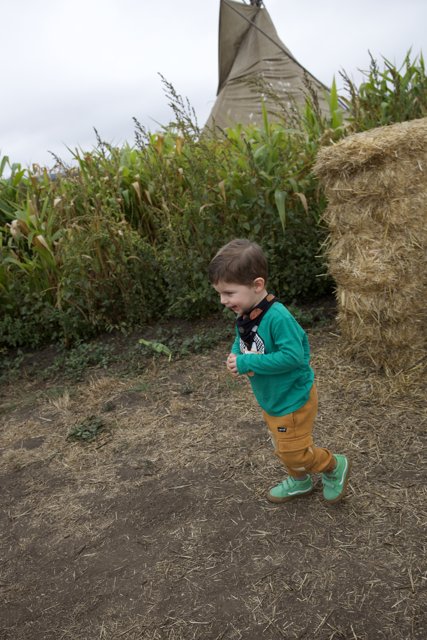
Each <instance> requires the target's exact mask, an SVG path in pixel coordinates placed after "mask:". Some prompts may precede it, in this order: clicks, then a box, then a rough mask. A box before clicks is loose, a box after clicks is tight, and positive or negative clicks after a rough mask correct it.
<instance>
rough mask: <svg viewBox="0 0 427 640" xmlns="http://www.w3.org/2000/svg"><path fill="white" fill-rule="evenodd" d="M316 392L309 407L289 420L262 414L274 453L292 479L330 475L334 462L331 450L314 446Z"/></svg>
mask: <svg viewBox="0 0 427 640" xmlns="http://www.w3.org/2000/svg"><path fill="white" fill-rule="evenodd" d="M317 405H318V400H317V389H316V385H313V386H312V388H311V391H310V397H309V399H308V401H307V402H306V404H305V405H304V406H302V407H301V408H300V409H297V411H294V412H293V413H289V414H288V415H286V416H280V417H277V416H270V415H269V414H268V413H266V412H265V411H263V418H264V421H265V422H266V424H267V427H268V429H269V431H270V434H271V438H272V440H273V444H274V452H275V454H276V455H277V456H278V458H279V459H280V460H281V461H282V462H283V464H284V465H285V467H286V468H287V470H288V473H289V475H290V476H292V477H293V478H302V477H304V476H305V475H306V474H307V473H321V472H323V471H330V470H331V469H333V467H334V466H335V460H334V458H333V455H332V453H331V452H330V451H329V449H322V448H320V447H316V446H315V445H314V443H313V424H314V420H315V418H316V415H317Z"/></svg>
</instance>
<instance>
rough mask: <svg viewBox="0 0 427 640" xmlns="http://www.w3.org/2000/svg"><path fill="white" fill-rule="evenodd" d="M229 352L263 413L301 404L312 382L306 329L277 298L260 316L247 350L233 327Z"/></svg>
mask: <svg viewBox="0 0 427 640" xmlns="http://www.w3.org/2000/svg"><path fill="white" fill-rule="evenodd" d="M236 336H237V337H236V339H235V341H234V343H233V346H232V349H231V351H232V353H235V354H237V360H236V364H237V370H238V372H239V373H240V374H244V373H250V372H253V375H251V376H250V377H249V380H250V383H251V386H252V390H253V392H254V394H255V397H256V399H257V401H258V403H259V405H260V406H261V408H262V409H264V411H265V412H266V413H268V414H269V415H271V416H284V415H287V414H288V413H292V412H293V411H296V410H297V409H299V408H300V407H302V406H303V405H304V404H305V403H306V402H307V400H308V397H309V395H310V389H311V387H312V386H313V381H314V372H313V370H312V368H311V367H310V347H309V344H308V338H307V335H306V333H305V331H304V330H303V329H302V328H301V327H300V325H299V324H298V322H297V321H296V320H295V318H294V317H293V316H292V315H291V314H290V313H289V311H288V310H287V309H286V307H284V306H283V304H281V303H280V302H275V303H274V304H273V305H272V306H271V307H270V308H269V309H268V311H266V313H265V315H264V316H263V317H262V318H261V322H260V324H259V327H258V330H257V333H256V335H255V340H254V342H253V344H252V348H251V350H250V351H249V350H248V349H247V348H246V346H245V344H244V342H243V341H242V340H241V339H240V336H239V333H238V330H237V327H236Z"/></svg>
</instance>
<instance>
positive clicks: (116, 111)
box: [0, 0, 427, 166]
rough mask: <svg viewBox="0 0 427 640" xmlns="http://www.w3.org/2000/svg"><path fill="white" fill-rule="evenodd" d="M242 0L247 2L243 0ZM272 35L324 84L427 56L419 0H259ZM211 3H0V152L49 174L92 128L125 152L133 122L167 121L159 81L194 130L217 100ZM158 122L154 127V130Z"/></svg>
mask: <svg viewBox="0 0 427 640" xmlns="http://www.w3.org/2000/svg"><path fill="white" fill-rule="evenodd" d="M247 2H249V0H247ZM265 6H266V8H267V9H268V11H269V13H270V16H271V18H272V20H273V22H274V24H275V27H276V29H277V32H278V34H279V37H280V38H281V40H282V41H283V42H284V44H285V45H286V46H287V47H288V48H289V49H290V50H291V51H292V53H293V55H294V56H295V57H296V58H297V60H299V62H300V63H301V64H302V65H303V66H305V67H306V68H307V69H309V70H310V72H311V73H312V74H313V75H315V76H317V77H318V78H319V80H321V81H322V82H323V83H325V84H326V85H330V84H331V81H332V78H333V76H334V75H335V76H336V78H337V82H338V85H339V86H340V85H341V86H342V82H341V81H340V78H339V77H338V76H339V71H340V69H344V70H345V71H346V72H347V73H348V74H349V75H350V76H352V77H353V78H354V80H355V81H357V82H359V81H360V77H361V76H360V73H359V72H358V69H367V68H368V66H369V54H368V50H369V51H371V52H372V54H373V55H374V57H376V58H378V59H380V58H381V56H382V55H383V56H385V57H386V58H388V59H389V60H391V61H392V62H394V63H398V64H400V63H401V62H402V61H403V58H404V56H405V53H406V52H407V50H408V49H409V48H410V47H412V50H413V54H419V53H420V51H423V52H424V54H426V50H427V46H426V45H427V26H426V25H427V1H426V0H405V1H404V0H358V1H357V2H354V1H351V2H350V1H348V0H292V1H291V0H265ZM218 18H219V0H0V56H1V57H0V60H1V63H0V64H1V76H0V86H1V93H0V155H8V156H9V157H10V159H11V161H14V162H20V163H21V164H23V165H29V164H31V163H33V162H35V163H39V164H42V165H46V166H52V165H53V159H52V156H51V155H50V154H49V151H53V152H54V153H55V154H57V155H59V156H60V157H61V158H63V159H64V160H65V161H69V158H70V156H69V154H68V152H67V147H71V148H72V149H75V148H76V147H79V148H83V149H85V150H86V149H88V150H90V149H92V148H93V147H94V145H95V135H94V131H93V127H96V129H97V130H98V131H99V132H100V135H101V137H102V138H103V139H104V140H106V141H108V142H110V143H112V144H115V145H120V144H122V143H123V142H125V141H128V142H129V143H131V144H132V143H133V140H134V136H133V121H132V117H133V116H135V117H137V118H138V120H139V121H140V122H141V123H142V124H143V125H144V126H146V127H147V128H148V129H150V130H152V131H155V130H158V129H159V128H160V125H162V124H167V123H168V122H169V121H170V120H171V119H172V113H171V111H170V109H169V108H168V106H167V100H166V98H165V95H164V90H163V87H162V83H161V80H160V77H159V75H158V74H159V73H161V74H162V75H163V76H165V78H166V79H167V80H168V81H169V82H171V83H172V84H173V85H174V87H175V89H176V90H177V92H178V93H179V94H181V95H182V96H184V97H186V98H188V99H189V101H190V103H191V104H192V106H193V107H194V109H195V111H196V114H197V117H198V122H199V125H203V124H204V122H205V121H206V119H207V117H208V115H209V112H210V109H211V107H212V105H213V103H214V101H215V94H216V88H217V82H218V68H217V64H218ZM157 123H160V125H159V124H157Z"/></svg>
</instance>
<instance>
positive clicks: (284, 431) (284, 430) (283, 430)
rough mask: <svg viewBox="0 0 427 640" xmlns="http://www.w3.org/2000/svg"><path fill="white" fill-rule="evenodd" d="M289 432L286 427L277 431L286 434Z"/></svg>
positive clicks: (278, 428)
mask: <svg viewBox="0 0 427 640" xmlns="http://www.w3.org/2000/svg"><path fill="white" fill-rule="evenodd" d="M287 430H288V429H287V428H286V427H277V431H278V432H279V433H286V431H287Z"/></svg>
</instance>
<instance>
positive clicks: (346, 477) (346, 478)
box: [323, 459, 351, 504]
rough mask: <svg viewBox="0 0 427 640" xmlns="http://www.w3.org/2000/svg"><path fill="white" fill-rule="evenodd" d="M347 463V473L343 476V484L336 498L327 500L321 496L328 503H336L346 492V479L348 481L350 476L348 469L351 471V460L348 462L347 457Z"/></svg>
mask: <svg viewBox="0 0 427 640" xmlns="http://www.w3.org/2000/svg"><path fill="white" fill-rule="evenodd" d="M347 464H348V467H347V474H346V476H345V480H344V486H343V488H342V491H341V493H340V494H339V495H338V496H337V497H336V498H333V499H332V500H328V499H327V498H325V496H323V499H324V500H325V502H327V503H328V504H336V503H337V502H339V501H340V500H342V499H343V498H344V496H345V494H346V491H347V485H348V481H349V478H350V471H351V462H350V460H348V459H347Z"/></svg>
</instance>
